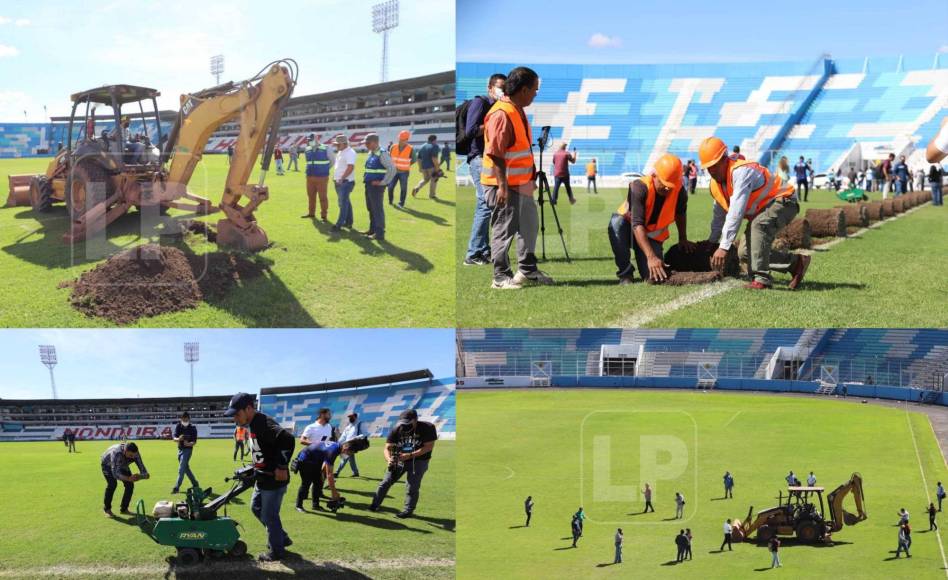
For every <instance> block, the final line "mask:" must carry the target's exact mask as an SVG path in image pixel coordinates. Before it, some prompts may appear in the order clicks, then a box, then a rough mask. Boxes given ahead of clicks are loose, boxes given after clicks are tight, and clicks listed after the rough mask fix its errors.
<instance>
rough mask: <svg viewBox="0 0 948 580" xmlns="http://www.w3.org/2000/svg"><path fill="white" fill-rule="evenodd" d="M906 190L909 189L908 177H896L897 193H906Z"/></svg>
mask: <svg viewBox="0 0 948 580" xmlns="http://www.w3.org/2000/svg"><path fill="white" fill-rule="evenodd" d="M906 191H908V179H902V178H901V177H900V178H899V179H896V180H895V193H896V194H899V195H901V194H903V193H905V192H906Z"/></svg>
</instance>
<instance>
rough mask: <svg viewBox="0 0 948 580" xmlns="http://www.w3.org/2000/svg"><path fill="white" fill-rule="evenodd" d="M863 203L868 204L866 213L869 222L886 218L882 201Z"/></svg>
mask: <svg viewBox="0 0 948 580" xmlns="http://www.w3.org/2000/svg"><path fill="white" fill-rule="evenodd" d="M863 205H865V206H866V215H867V216H868V217H869V223H872V222H879V221H882V220H883V219H885V216H883V215H882V202H881V201H873V202H870V203H867V204H863Z"/></svg>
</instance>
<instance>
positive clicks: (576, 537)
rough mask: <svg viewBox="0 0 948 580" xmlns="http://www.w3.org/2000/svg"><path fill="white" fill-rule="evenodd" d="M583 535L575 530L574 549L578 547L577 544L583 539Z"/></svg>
mask: <svg viewBox="0 0 948 580" xmlns="http://www.w3.org/2000/svg"><path fill="white" fill-rule="evenodd" d="M582 535H583V534H582V532H578V531H576V530H573V547H574V548H575V547H576V542H578V541H579V538H580V537H582Z"/></svg>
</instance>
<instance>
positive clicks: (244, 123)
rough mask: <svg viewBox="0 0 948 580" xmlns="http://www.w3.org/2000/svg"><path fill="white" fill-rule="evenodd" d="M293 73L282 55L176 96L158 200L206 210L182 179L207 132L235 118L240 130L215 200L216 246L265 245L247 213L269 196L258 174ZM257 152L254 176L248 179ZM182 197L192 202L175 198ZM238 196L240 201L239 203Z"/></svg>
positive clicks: (293, 66)
mask: <svg viewBox="0 0 948 580" xmlns="http://www.w3.org/2000/svg"><path fill="white" fill-rule="evenodd" d="M296 75H297V68H296V63H295V62H294V61H292V60H289V59H284V60H281V61H277V62H274V63H271V64H269V65H267V66H266V67H264V69H263V70H261V72H260V73H258V74H257V75H256V76H254V77H253V78H251V79H248V80H246V81H243V82H240V83H226V84H223V85H220V86H217V87H212V88H210V89H205V90H203V91H200V92H197V93H193V94H189V95H181V109H180V111H179V113H178V118H177V121H176V122H175V125H174V127H173V128H172V130H171V133H170V135H169V138H168V142H167V144H166V145H165V147H164V151H163V153H162V159H163V160H167V159H170V164H169V165H168V170H167V172H166V173H163V174H162V175H161V176H160V177H158V178H156V182H155V183H154V187H153V191H154V192H155V193H156V194H157V196H158V198H159V199H160V200H161V202H162V203H163V204H164V205H167V206H170V207H177V208H180V209H188V210H194V211H197V212H199V213H209V212H210V211H212V209H211V207H210V204H209V202H208V200H206V199H203V198H201V197H198V196H196V195H194V194H192V193H190V192H188V190H187V184H188V182H189V181H190V180H191V177H192V175H193V174H194V170H195V168H196V167H197V164H198V163H199V162H200V161H201V158H202V156H203V153H204V147H205V146H206V145H207V142H208V140H209V139H210V138H211V135H213V134H214V132H215V131H216V130H217V129H218V128H220V126H221V125H223V124H224V123H227V122H230V121H233V120H238V121H239V123H240V134H239V135H238V137H237V143H236V145H235V147H234V156H233V159H232V160H231V164H230V167H229V169H228V172H227V179H226V181H225V184H224V192H223V195H222V197H221V201H220V204H219V205H218V208H219V209H220V210H221V211H222V212H224V215H225V218H224V219H222V220H220V221H218V223H217V229H218V232H217V240H218V243H219V244H221V245H225V246H233V247H237V248H240V249H244V250H259V249H262V248H264V247H266V245H267V236H266V233H265V232H264V231H263V229H261V228H260V227H259V226H258V225H257V223H256V220H255V219H254V215H253V212H254V210H256V209H257V207H258V206H259V205H260V204H261V203H263V202H264V201H266V200H267V198H268V195H269V191H268V188H267V187H266V186H265V185H264V179H265V177H266V173H267V170H268V169H269V166H270V158H271V156H272V155H273V150H274V148H275V147H276V143H277V138H278V135H277V133H278V130H279V127H280V121H281V116H282V110H283V108H284V106H285V105H286V103H287V101H288V100H289V98H290V95H291V94H292V93H293V87H294V86H295V84H296ZM261 151H263V162H262V170H261V172H260V178H259V181H258V182H257V183H256V184H249V183H248V180H249V179H250V174H251V172H252V171H253V167H254V163H255V162H256V159H257V156H258V155H260V153H261ZM182 198H183V199H186V200H190V201H192V202H196V203H194V204H187V203H182V202H180V201H178V200H180V199H182ZM243 199H246V202H245V203H243V204H241V202H242V200H243Z"/></svg>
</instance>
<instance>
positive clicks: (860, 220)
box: [836, 203, 869, 228]
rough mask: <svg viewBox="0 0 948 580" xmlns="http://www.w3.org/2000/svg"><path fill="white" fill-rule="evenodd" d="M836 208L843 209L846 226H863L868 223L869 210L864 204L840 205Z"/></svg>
mask: <svg viewBox="0 0 948 580" xmlns="http://www.w3.org/2000/svg"><path fill="white" fill-rule="evenodd" d="M836 209H841V210H843V215H844V216H845V217H846V226H856V227H860V228H864V227H866V226H868V225H869V210H868V209H866V205H865V204H862V203H860V204H849V205H840V206H837V208H836Z"/></svg>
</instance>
